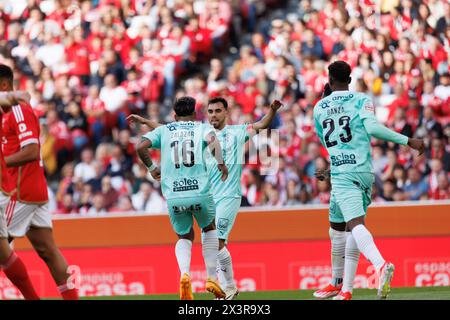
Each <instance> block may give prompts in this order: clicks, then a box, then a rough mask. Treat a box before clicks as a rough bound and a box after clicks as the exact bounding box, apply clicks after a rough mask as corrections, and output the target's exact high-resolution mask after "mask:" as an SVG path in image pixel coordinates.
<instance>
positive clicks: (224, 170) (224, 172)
mask: <svg viewBox="0 0 450 320" xmlns="http://www.w3.org/2000/svg"><path fill="white" fill-rule="evenodd" d="M217 167H218V168H219V171H221V172H222V181H225V180H227V178H228V168H227V166H226V165H225V164H223V163H222V164H218V165H217Z"/></svg>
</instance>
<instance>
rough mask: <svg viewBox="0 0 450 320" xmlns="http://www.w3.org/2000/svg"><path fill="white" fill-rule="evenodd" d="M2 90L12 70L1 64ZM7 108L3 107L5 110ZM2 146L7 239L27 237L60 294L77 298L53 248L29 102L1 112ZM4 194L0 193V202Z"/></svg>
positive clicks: (9, 81) (63, 262) (10, 84)
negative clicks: (46, 267)
mask: <svg viewBox="0 0 450 320" xmlns="http://www.w3.org/2000/svg"><path fill="white" fill-rule="evenodd" d="M0 89H1V91H12V90H13V79H12V70H11V69H10V68H9V67H7V66H4V65H0ZM5 111H6V110H5ZM2 126H3V137H2V148H3V156H4V159H5V164H6V170H4V171H3V172H2V178H4V177H6V178H7V180H8V184H7V186H6V188H7V190H5V193H7V194H10V195H11V196H10V199H9V203H8V204H7V205H6V208H4V212H5V216H6V217H5V218H6V224H7V228H8V235H9V238H10V240H12V239H14V238H17V237H24V236H27V238H28V240H29V241H30V242H31V244H32V245H33V247H34V249H35V250H36V252H37V253H38V254H39V256H40V257H41V258H42V260H44V262H45V263H46V264H47V266H48V268H49V270H50V273H51V274H52V276H53V279H54V280H55V282H56V284H57V286H58V290H59V292H60V293H61V295H62V297H63V298H64V299H67V300H72V299H78V290H77V289H76V288H74V287H73V285H72V284H71V283H68V281H67V280H68V279H69V274H68V272H67V269H68V265H67V262H66V260H65V259H64V257H63V256H62V254H61V252H60V251H59V249H58V248H57V247H56V244H55V241H54V239H53V232H52V218H51V215H50V212H49V211H48V204H47V202H48V194H47V181H46V179H45V175H44V167H43V162H42V159H41V155H40V152H41V151H40V142H39V133H40V132H39V131H40V128H39V120H38V118H37V116H36V115H35V114H34V112H33V109H32V108H31V106H30V105H29V104H28V103H19V104H17V105H14V106H13V107H12V108H10V109H9V110H8V112H6V113H5V114H4V115H3V121H2ZM4 197H5V196H4V195H3V196H1V195H0V203H1V202H2V201H3V200H4V199H3V198H4Z"/></svg>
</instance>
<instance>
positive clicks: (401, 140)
mask: <svg viewBox="0 0 450 320" xmlns="http://www.w3.org/2000/svg"><path fill="white" fill-rule="evenodd" d="M360 116H361V118H362V119H363V124H364V128H365V129H366V131H367V133H368V134H370V135H371V136H373V137H375V138H377V139H381V140H384V141H390V142H394V143H397V144H402V145H408V146H409V147H410V148H412V149H414V150H417V151H419V155H421V154H422V153H424V152H425V144H424V142H423V140H422V139H414V138H408V137H407V136H405V135H403V134H400V133H397V132H395V131H393V130H391V129H389V128H387V127H385V126H384V125H382V124H381V123H380V122H378V120H377V119H376V118H375V114H374V107H373V104H372V102H371V101H370V100H368V101H367V102H366V103H365V105H364V106H363V107H362V108H361V111H360Z"/></svg>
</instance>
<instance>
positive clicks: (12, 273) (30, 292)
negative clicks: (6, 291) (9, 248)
mask: <svg viewBox="0 0 450 320" xmlns="http://www.w3.org/2000/svg"><path fill="white" fill-rule="evenodd" d="M2 266H3V272H5V274H6V276H7V277H8V279H9V280H11V282H12V283H13V284H14V285H15V286H16V287H17V288H18V289H19V290H20V292H21V293H22V295H23V296H24V297H25V299H26V300H39V296H38V295H37V293H36V291H35V290H34V287H33V284H32V283H31V281H30V278H29V277H28V272H27V269H26V268H25V265H24V264H23V262H22V260H21V259H20V258H19V256H18V255H17V254H16V253H15V252H14V251H13V252H12V253H11V255H10V256H9V258H8V259H7V260H6V261H5V263H2Z"/></svg>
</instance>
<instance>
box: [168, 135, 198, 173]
mask: <svg viewBox="0 0 450 320" xmlns="http://www.w3.org/2000/svg"><path fill="white" fill-rule="evenodd" d="M178 144H179V141H172V143H171V144H170V147H171V148H173V151H174V159H175V168H176V169H179V168H180V155H179V153H178ZM181 156H182V158H183V165H184V166H185V167H192V166H193V165H194V161H195V159H194V141H192V140H185V141H183V143H182V144H181Z"/></svg>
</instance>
